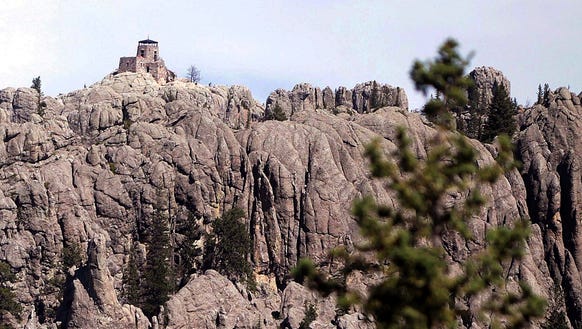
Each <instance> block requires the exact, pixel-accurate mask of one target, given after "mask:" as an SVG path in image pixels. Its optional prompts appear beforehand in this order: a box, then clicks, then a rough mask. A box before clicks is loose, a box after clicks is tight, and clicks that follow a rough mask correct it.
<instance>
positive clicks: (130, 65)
mask: <svg viewBox="0 0 582 329" xmlns="http://www.w3.org/2000/svg"><path fill="white" fill-rule="evenodd" d="M122 72H135V73H149V74H151V76H152V77H153V78H154V79H156V81H157V82H158V83H166V82H170V81H173V80H174V79H175V78H176V75H175V74H174V72H172V71H170V70H168V69H167V68H166V65H165V63H164V60H162V59H161V57H160V54H159V48H158V44H157V43H141V42H140V43H138V46H137V52H136V56H135V57H121V58H120V59H119V68H118V69H117V73H122Z"/></svg>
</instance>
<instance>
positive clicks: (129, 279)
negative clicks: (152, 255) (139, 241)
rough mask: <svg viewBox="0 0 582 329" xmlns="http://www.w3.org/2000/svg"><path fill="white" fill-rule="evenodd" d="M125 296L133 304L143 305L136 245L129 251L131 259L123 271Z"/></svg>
mask: <svg viewBox="0 0 582 329" xmlns="http://www.w3.org/2000/svg"><path fill="white" fill-rule="evenodd" d="M123 297H124V298H125V300H126V302H127V303H128V304H131V305H135V306H139V305H141V275H140V273H139V266H138V259H137V252H136V249H135V246H133V245H132V246H131V249H130V251H129V261H128V262H127V267H126V268H125V270H124V272H123Z"/></svg>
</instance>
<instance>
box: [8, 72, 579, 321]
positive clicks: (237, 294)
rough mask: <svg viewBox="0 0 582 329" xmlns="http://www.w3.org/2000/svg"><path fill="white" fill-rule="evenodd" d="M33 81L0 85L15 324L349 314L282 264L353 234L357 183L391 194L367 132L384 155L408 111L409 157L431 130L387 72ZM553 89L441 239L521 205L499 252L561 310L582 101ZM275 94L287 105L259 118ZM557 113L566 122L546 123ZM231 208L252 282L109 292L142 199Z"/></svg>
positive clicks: (458, 247)
mask: <svg viewBox="0 0 582 329" xmlns="http://www.w3.org/2000/svg"><path fill="white" fill-rule="evenodd" d="M35 93H36V91H35V90H33V89H29V88H20V89H12V88H7V89H4V90H1V91H0V135H2V137H3V138H0V260H6V261H7V262H8V263H9V264H10V266H11V267H12V268H13V269H14V270H15V271H16V272H17V276H18V279H19V280H18V282H17V284H16V285H15V289H16V293H17V296H18V301H19V302H20V303H21V304H22V305H23V306H24V308H25V314H26V315H25V318H26V317H28V318H29V320H26V319H23V320H22V322H23V323H24V322H25V321H28V322H29V324H28V325H29V327H36V328H42V327H45V328H48V327H51V326H53V325H54V324H55V321H61V322H62V323H63V324H64V325H65V326H66V327H67V328H86V327H91V326H92V325H91V324H99V326H100V327H103V328H146V327H148V326H150V325H151V326H152V327H154V328H156V327H160V328H161V327H164V326H167V327H168V328H184V327H192V326H191V324H195V325H194V326H193V327H202V328H233V327H235V326H236V327H238V328H252V327H254V326H256V325H257V324H261V325H262V326H263V327H278V326H279V325H280V324H281V323H283V322H286V323H289V325H290V326H292V327H293V328H295V327H296V325H297V324H298V323H299V322H300V321H301V320H302V316H303V314H304V311H305V307H306V306H305V304H306V302H307V303H313V304H314V305H317V308H318V309H319V310H321V312H320V315H319V316H318V319H317V321H315V322H314V324H313V327H314V328H366V327H367V326H368V324H366V323H365V321H364V320H363V319H364V317H363V315H362V314H359V313H351V314H346V315H342V316H339V315H336V314H335V309H334V308H333V300H325V299H320V298H318V297H317V296H315V295H313V294H312V293H311V292H309V291H306V290H305V289H304V288H303V287H301V286H299V285H297V284H295V283H290V282H289V272H290V270H291V268H292V267H293V266H294V265H295V264H296V263H297V261H298V260H299V259H300V258H302V257H311V258H312V259H314V260H315V261H316V262H319V261H324V260H325V259H326V256H327V252H328V250H329V249H330V248H333V247H335V246H337V245H347V246H348V247H349V246H352V245H353V244H354V243H357V242H358V240H359V236H358V233H357V231H358V230H357V225H356V223H355V221H354V220H353V219H352V217H351V216H350V208H351V204H352V201H353V200H354V199H355V198H358V197H361V196H363V195H370V194H371V195H373V196H374V197H375V198H377V199H378V200H380V201H382V202H386V203H393V195H392V194H391V193H390V192H389V191H387V190H386V189H385V186H384V184H383V183H382V182H380V181H376V180H371V179H370V175H369V172H368V168H367V161H366V159H365V158H364V157H363V155H362V154H363V150H364V147H365V145H366V144H367V143H369V142H370V141H371V140H372V139H374V138H381V143H382V146H383V148H384V150H385V153H386V154H387V155H389V154H390V152H392V151H394V150H395V149H396V146H395V144H394V143H395V141H396V134H397V127H398V126H405V127H406V128H407V129H408V131H409V135H410V137H411V139H412V141H413V144H412V147H413V150H414V151H415V152H416V153H417V156H418V157H419V158H421V159H422V158H425V157H426V154H427V151H428V147H429V145H428V141H429V140H430V138H431V136H432V135H433V134H434V129H433V128H432V127H431V126H430V125H428V124H427V122H426V121H425V120H424V119H423V118H422V117H421V116H420V115H418V114H416V113H410V112H408V111H407V109H406V107H407V101H406V94H405V93H404V91H403V90H402V89H400V88H393V87H390V86H387V85H380V84H377V83H375V82H369V83H365V84H360V85H357V86H356V87H355V88H354V89H352V90H348V89H346V88H339V89H338V90H337V91H335V92H333V91H332V90H331V89H329V88H325V89H323V90H320V89H319V88H313V87H311V86H310V85H308V84H300V85H297V86H296V87H295V88H294V89H293V91H291V92H286V91H282V90H278V91H276V92H274V93H273V94H271V96H270V97H269V99H268V100H267V105H266V109H264V108H263V106H262V105H261V104H259V103H258V102H256V101H255V100H254V99H253V98H252V95H251V93H250V91H249V90H248V89H246V88H244V87H240V86H233V87H222V86H213V87H206V86H200V85H196V84H192V83H184V82H180V81H175V82H172V83H168V84H166V85H163V86H160V85H158V84H157V83H156V82H155V81H154V80H153V79H152V78H151V77H149V76H147V75H142V74H133V73H123V74H119V75H116V76H110V77H107V78H105V79H104V80H103V81H101V82H99V83H96V84H95V85H93V86H90V87H89V88H86V89H82V90H78V91H75V92H71V93H69V94H66V95H64V96H61V97H59V98H57V99H53V98H50V97H43V98H42V101H44V103H45V104H46V107H44V108H43V113H42V115H41V113H39V112H38V108H37V105H38V104H37V103H38V94H35ZM35 97H36V98H35ZM568 97H569V98H568ZM553 102H554V103H553V104H555V107H556V109H554V110H552V109H545V108H541V107H536V108H533V109H531V110H530V111H529V112H526V113H524V114H523V117H522V119H521V121H522V124H521V132H520V135H519V138H518V142H519V150H518V152H519V154H520V155H521V158H522V161H523V162H524V167H523V169H522V172H521V174H520V173H519V172H517V171H514V172H511V173H508V174H507V175H506V177H505V178H503V179H501V180H500V181H499V182H497V183H496V185H495V186H492V187H490V188H487V189H485V190H484V191H483V193H484V194H485V196H486V197H487V199H488V200H489V204H488V205H487V207H485V208H484V209H483V210H482V212H481V213H480V214H479V216H476V217H475V218H472V219H471V222H470V226H471V228H472V229H473V231H474V236H475V237H476V238H475V240H474V241H472V242H471V243H469V244H465V243H464V241H460V240H458V238H457V237H455V236H446V237H444V240H443V245H444V246H445V248H446V250H447V252H448V253H449V260H450V262H451V264H453V266H456V265H455V264H459V263H461V262H463V261H464V259H466V257H467V256H468V255H469V254H471V253H475V252H478V251H479V250H480V249H481V248H482V247H483V246H484V236H485V230H486V229H487V228H489V227H493V226H497V225H502V224H506V223H508V222H511V221H512V220H514V219H517V218H519V217H520V216H528V215H529V216H530V217H531V218H532V221H533V225H532V231H533V234H532V236H531V238H530V240H529V241H528V253H527V256H526V258H525V260H524V261H523V262H522V263H521V264H515V265H513V266H508V267H507V273H508V277H509V278H510V280H511V281H512V282H516V281H517V279H520V278H521V279H525V280H527V281H528V282H530V283H531V284H532V286H534V289H536V291H537V292H539V293H541V294H543V295H546V296H549V295H550V294H551V290H552V287H553V285H554V282H553V280H552V278H553V279H554V280H558V282H561V284H562V287H564V289H565V291H566V293H567V295H568V296H569V297H568V298H569V300H570V301H571V302H569V304H568V305H572V306H568V307H569V309H568V310H569V315H570V317H571V319H572V318H573V315H572V314H575V312H577V309H575V307H574V306H573V305H575V304H574V302H577V299H576V298H579V297H578V296H580V295H582V294H580V293H579V291H578V290H576V289H578V288H576V287H580V286H582V284H581V283H580V280H579V277H578V279H577V276H579V272H578V267H579V265H578V264H579V259H580V252H579V250H578V242H577V238H576V237H577V233H576V232H577V227H578V226H577V223H575V220H574V219H575V214H576V211H577V210H576V209H577V201H576V200H578V199H579V198H578V196H577V195H578V193H580V188H579V187H578V185H576V184H577V183H576V181H577V180H574V179H572V180H571V182H570V183H568V182H569V181H570V179H571V178H573V177H577V176H576V175H577V170H578V169H577V168H578V161H579V160H578V158H577V156H576V155H575V154H574V152H573V150H575V147H576V146H577V143H578V140H579V138H577V131H578V130H576V128H575V127H576V123H575V122H579V121H577V120H578V117H577V116H578V115H579V114H578V112H576V113H574V112H572V111H571V109H570V108H571V107H573V108H574V110H577V109H578V107H580V100H579V98H578V96H576V95H570V94H568V95H566V92H565V91H559V92H557V93H556V95H555V97H554V99H553ZM570 103H571V105H572V106H570ZM272 104H280V106H281V107H282V108H283V110H284V111H285V112H286V113H287V115H288V117H290V120H288V121H282V122H279V121H272V120H267V121H264V120H263V119H264V117H265V114H268V112H269V110H270V108H271V107H270V106H272ZM577 111H578V110H577ZM334 113H336V114H334ZM556 113H558V114H559V115H554V114H556ZM551 114H552V115H551ZM554 122H556V123H559V125H561V126H564V129H561V130H560V129H558V130H555V129H554V130H552V129H550V127H553V126H555V125H553V123H554ZM572 122H574V123H572ZM570 124H572V125H573V126H572V127H569V125H570ZM472 143H474V146H475V147H476V148H477V150H478V151H479V152H480V158H479V162H480V163H483V164H486V163H490V162H491V161H493V158H492V156H491V153H492V152H494V151H495V150H494V149H493V148H492V147H490V146H487V147H486V146H484V145H482V144H480V143H478V142H476V141H472ZM522 177H523V178H522ZM564 200H568V202H569V203H570V204H572V207H571V208H568V207H567V206H564V205H562V204H563V203H564ZM233 207H240V208H242V209H243V210H244V211H245V213H246V214H247V216H246V217H245V219H244V220H245V224H246V225H247V227H248V230H249V233H250V235H251V237H252V242H253V252H252V256H251V260H252V263H253V265H254V270H255V273H256V274H257V282H258V290H257V291H254V292H250V291H247V290H246V289H245V288H244V287H242V286H240V285H234V284H232V283H231V282H230V281H228V280H227V279H226V278H224V277H223V276H221V275H220V274H218V273H217V272H214V271H207V272H206V273H198V274H195V275H193V276H192V277H190V279H189V280H186V282H185V285H184V286H183V287H182V288H181V289H180V290H178V291H177V292H176V293H175V294H174V295H172V296H171V298H170V300H169V301H168V302H167V304H166V305H165V306H164V310H163V311H162V312H161V313H160V316H159V317H157V318H154V319H147V318H146V317H145V316H143V313H142V312H141V310H139V309H138V308H136V307H134V306H131V305H127V304H124V303H125V299H124V297H123V293H122V291H123V289H122V288H123V287H122V280H123V275H124V269H126V268H127V265H128V262H129V253H130V250H131V248H132V246H133V245H135V244H136V239H138V237H139V236H140V235H142V234H144V230H145V228H147V226H148V225H149V223H151V218H152V216H153V213H154V210H158V211H162V212H164V213H166V214H169V216H170V217H171V218H173V219H174V220H175V221H176V224H177V225H179V224H181V223H184V222H185V221H188V220H193V219H195V220H197V221H198V222H200V223H202V225H203V229H204V230H208V225H209V223H210V222H211V221H212V220H213V219H215V218H217V217H219V216H221V215H222V213H223V212H224V211H226V210H228V209H231V208H233ZM550 224H551V225H550ZM178 238H179V236H178ZM71 245H78V246H79V249H80V250H81V255H80V256H81V258H82V260H83V263H82V264H79V267H78V268H71V269H65V270H63V269H62V255H63V250H64V248H65V247H66V246H71ZM141 246H142V247H143V245H141ZM144 252H145V251H142V254H143V253H144ZM65 272H68V273H65ZM63 287H64V288H63ZM63 297H64V298H63ZM478 302H479V301H468V302H467V305H466V306H467V308H468V309H471V308H472V307H474V306H475V305H476V304H478ZM576 305H582V304H580V303H578V304H576ZM150 320H151V321H150Z"/></svg>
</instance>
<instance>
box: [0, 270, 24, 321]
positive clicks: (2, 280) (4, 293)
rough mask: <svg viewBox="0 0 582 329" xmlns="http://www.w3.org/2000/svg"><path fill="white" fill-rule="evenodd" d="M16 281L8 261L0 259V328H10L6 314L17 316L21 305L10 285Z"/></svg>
mask: <svg viewBox="0 0 582 329" xmlns="http://www.w3.org/2000/svg"><path fill="white" fill-rule="evenodd" d="M15 281H16V276H15V275H14V273H13V272H12V268H11V267H10V265H8V263H6V262H4V261H0V329H4V328H6V329H8V328H12V326H11V325H10V324H9V323H8V321H7V319H8V314H11V315H12V316H19V315H20V312H21V311H22V307H21V306H20V304H18V302H17V301H16V294H14V292H13V291H12V288H11V287H10V284H11V283H14V282H15Z"/></svg>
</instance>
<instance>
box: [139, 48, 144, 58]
mask: <svg viewBox="0 0 582 329" xmlns="http://www.w3.org/2000/svg"><path fill="white" fill-rule="evenodd" d="M140 54H141V57H144V56H145V50H143V49H142V50H141V53H140Z"/></svg>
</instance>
